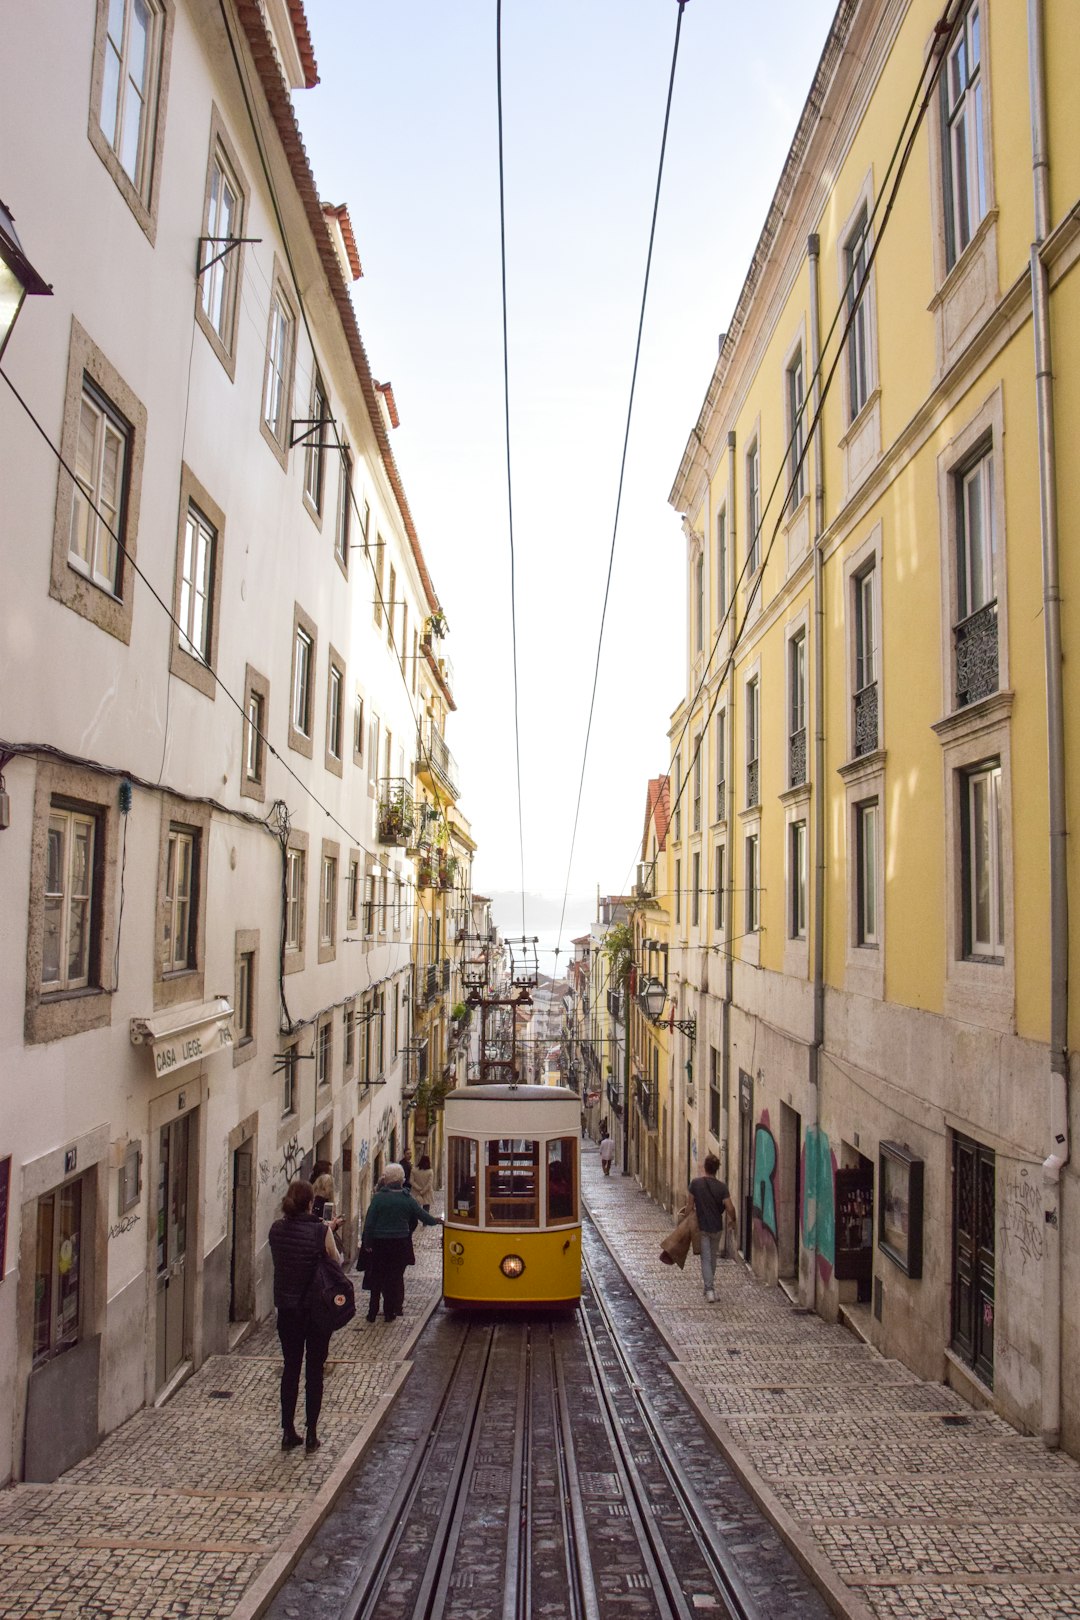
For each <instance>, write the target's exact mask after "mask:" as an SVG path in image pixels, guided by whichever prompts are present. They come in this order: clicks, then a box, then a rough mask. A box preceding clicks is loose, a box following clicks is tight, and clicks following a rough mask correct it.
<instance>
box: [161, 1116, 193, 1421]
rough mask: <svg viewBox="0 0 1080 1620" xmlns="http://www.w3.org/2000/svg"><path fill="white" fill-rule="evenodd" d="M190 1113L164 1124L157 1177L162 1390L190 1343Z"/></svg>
mask: <svg viewBox="0 0 1080 1620" xmlns="http://www.w3.org/2000/svg"><path fill="white" fill-rule="evenodd" d="M194 1117H195V1116H194V1114H185V1115H184V1116H183V1117H182V1118H181V1119H174V1120H171V1121H170V1122H169V1124H168V1125H165V1126H163V1127H162V1130H161V1143H160V1154H159V1160H158V1181H157V1254H156V1258H157V1362H156V1379H155V1386H156V1388H157V1389H159V1390H160V1389H163V1388H164V1386H165V1385H166V1384H167V1383H168V1381H169V1379H170V1378H171V1377H172V1375H173V1373H174V1372H175V1371H176V1369H177V1368H178V1367H179V1366H180V1365H181V1363H182V1362H183V1360H184V1355H185V1346H186V1344H187V1338H188V1334H187V1245H188V1169H189V1161H190V1145H191V1121H192V1119H193V1118H194Z"/></svg>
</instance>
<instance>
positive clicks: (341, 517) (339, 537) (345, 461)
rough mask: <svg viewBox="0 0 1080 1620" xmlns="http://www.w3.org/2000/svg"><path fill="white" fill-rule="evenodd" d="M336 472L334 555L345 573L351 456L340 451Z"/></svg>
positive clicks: (347, 546) (350, 510) (350, 512)
mask: <svg viewBox="0 0 1080 1620" xmlns="http://www.w3.org/2000/svg"><path fill="white" fill-rule="evenodd" d="M340 460H341V467H340V470H339V472H338V503H337V520H336V524H335V528H334V555H335V557H336V558H337V560H338V562H339V563H340V564H341V566H342V568H343V569H344V570H345V572H346V573H348V571H349V527H350V524H351V521H352V456H351V455H350V454H349V452H348V450H344V449H343V450H342V452H341V458H340Z"/></svg>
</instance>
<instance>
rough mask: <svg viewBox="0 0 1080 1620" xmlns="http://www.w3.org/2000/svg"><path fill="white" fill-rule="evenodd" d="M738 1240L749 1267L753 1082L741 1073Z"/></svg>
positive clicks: (751, 1236)
mask: <svg viewBox="0 0 1080 1620" xmlns="http://www.w3.org/2000/svg"><path fill="white" fill-rule="evenodd" d="M739 1199H740V1203H741V1206H742V1208H741V1210H740V1218H739V1239H740V1247H741V1249H742V1256H743V1259H744V1260H745V1261H746V1263H747V1265H749V1264H750V1261H751V1256H752V1254H753V1244H754V1082H753V1078H752V1077H751V1076H750V1075H748V1074H747V1072H746V1070H745V1069H740V1070H739Z"/></svg>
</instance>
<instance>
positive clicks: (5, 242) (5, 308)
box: [0, 202, 52, 358]
mask: <svg viewBox="0 0 1080 1620" xmlns="http://www.w3.org/2000/svg"><path fill="white" fill-rule="evenodd" d="M27 293H33V294H38V295H40V296H42V297H45V298H51V297H52V288H51V287H50V286H49V284H48V282H47V281H45V280H43V279H42V277H41V276H39V275H38V273H37V271H36V270H35V269H34V267H33V265H32V264H31V263H30V260H29V259H28V258H27V257H26V254H25V253H24V252H23V248H22V243H21V242H20V241H19V237H18V233H17V232H16V230H15V221H14V220H13V219H12V217H11V214H10V213H9V212H8V208H7V205H6V203H3V202H0V358H3V353H4V350H5V348H6V347H7V340H8V338H9V337H10V336H11V332H12V328H13V327H14V325H15V322H16V321H17V320H18V317H19V311H20V309H22V306H23V299H24V298H25V297H26V295H27Z"/></svg>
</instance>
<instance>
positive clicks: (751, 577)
mask: <svg viewBox="0 0 1080 1620" xmlns="http://www.w3.org/2000/svg"><path fill="white" fill-rule="evenodd" d="M745 443H746V449H745V450H744V451H743V455H742V494H743V506H744V509H745V511H746V525H745V527H746V543H745V546H744V549H743V557H742V563H741V565H740V568H739V572H740V574H741V577H742V595H743V600H744V602H746V604H747V608H746V617H747V618H748V619H751V618H756V616H757V614H758V613H760V611H761V604H762V596H763V587H759V588H758V590H757V591H756V592H755V593H754V599H753V601H752V602H751V601H750V592H751V590H752V589H753V585H754V582H755V580H756V579H757V577H758V575H759V574H760V573H761V570H762V568H763V567H764V563H765V550H766V539H765V490H764V487H763V476H762V468H763V467H764V465H765V458H764V455H763V454H762V445H761V413H760V412H759V413H758V414H757V416H755V418H754V420H753V422H752V423H751V424H750V427H749V429H748V431H747V432H746V434H745ZM753 452H756V454H757V466H758V490H757V497H758V532H757V537H756V540H755V536H754V534H753V533H752V531H751V527H750V457H751V454H752V453H753ZM755 544H756V546H757V558H758V565H757V567H756V568H755V569H754V570H753V572H751V571H750V569H749V568H747V567H746V559H747V556H748V555H749V552H750V548H751V546H753V545H755ZM728 551H729V552H730V551H731V534H730V532H729V534H728Z"/></svg>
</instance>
